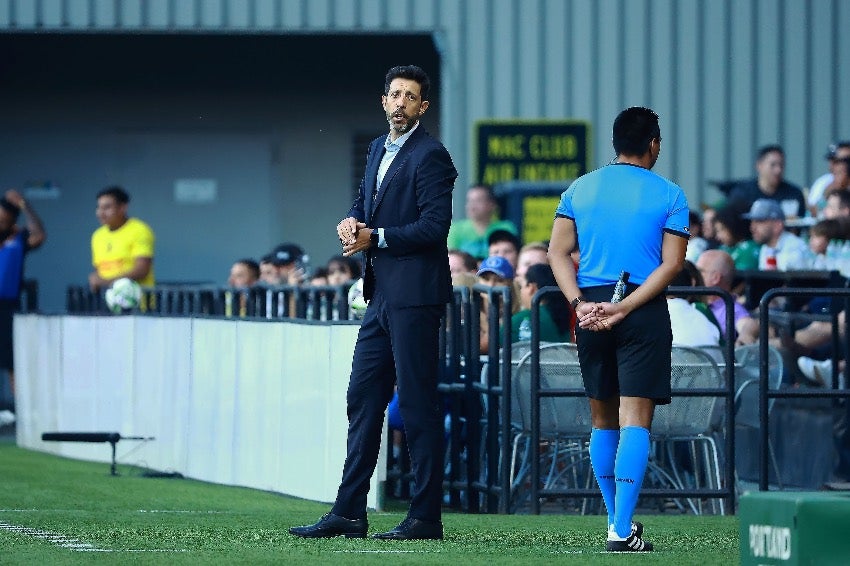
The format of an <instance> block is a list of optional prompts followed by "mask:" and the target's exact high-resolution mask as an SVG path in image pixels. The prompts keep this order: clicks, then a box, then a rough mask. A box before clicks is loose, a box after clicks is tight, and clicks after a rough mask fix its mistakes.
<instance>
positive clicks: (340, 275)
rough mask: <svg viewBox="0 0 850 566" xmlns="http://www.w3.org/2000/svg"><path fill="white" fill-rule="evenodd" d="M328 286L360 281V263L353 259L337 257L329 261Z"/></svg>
mask: <svg viewBox="0 0 850 566" xmlns="http://www.w3.org/2000/svg"><path fill="white" fill-rule="evenodd" d="M327 268H328V285H333V286H336V285H345V284H346V283H349V282H351V281H356V280H357V279H360V275H361V273H360V271H361V268H360V262H359V261H358V260H356V259H355V258H353V257H346V256H343V255H335V256H333V257H332V258H331V259H329V260H328V265H327Z"/></svg>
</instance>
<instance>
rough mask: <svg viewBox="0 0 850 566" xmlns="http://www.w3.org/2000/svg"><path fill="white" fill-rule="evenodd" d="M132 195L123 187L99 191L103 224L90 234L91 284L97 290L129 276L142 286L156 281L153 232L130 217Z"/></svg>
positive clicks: (100, 216) (93, 289)
mask: <svg viewBox="0 0 850 566" xmlns="http://www.w3.org/2000/svg"><path fill="white" fill-rule="evenodd" d="M129 203H130V195H128V194H127V192H126V191H125V190H124V189H122V188H121V187H117V186H114V187H107V188H106V189H103V190H102V191H100V192H99V193H97V211H96V214H97V219H98V220H99V221H100V223H101V224H102V226H101V227H100V228H98V229H97V230H95V231H94V233H93V234H92V237H91V254H92V265H94V268H95V270H94V271H93V272H92V273H90V274H89V287H90V288H91V290H92V291H97V290H98V289H102V288H105V287H109V286H110V285H111V284H112V282H113V281H115V280H116V279H121V278H122V277H128V278H130V279H133V280H134V281H138V282H139V284H140V285H142V286H143V287H152V286H153V285H154V283H155V281H154V273H153V248H154V234H153V230H151V229H150V227H149V226H148V225H147V224H145V223H144V222H142V221H141V220H139V219H138V218H130V217H128V216H127V207H128V205H129Z"/></svg>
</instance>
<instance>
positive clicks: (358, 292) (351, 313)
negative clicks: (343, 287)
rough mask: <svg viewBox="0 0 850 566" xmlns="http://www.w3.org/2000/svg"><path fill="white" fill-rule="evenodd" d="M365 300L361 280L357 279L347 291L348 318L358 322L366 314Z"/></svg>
mask: <svg viewBox="0 0 850 566" xmlns="http://www.w3.org/2000/svg"><path fill="white" fill-rule="evenodd" d="M366 306H367V305H366V299H364V298H363V279H362V278H360V279H358V280H357V281H356V282H355V283H354V285H352V286H351V288H349V289H348V307H349V309H348V318H349V319H351V320H359V319H362V318H363V315H364V314H366Z"/></svg>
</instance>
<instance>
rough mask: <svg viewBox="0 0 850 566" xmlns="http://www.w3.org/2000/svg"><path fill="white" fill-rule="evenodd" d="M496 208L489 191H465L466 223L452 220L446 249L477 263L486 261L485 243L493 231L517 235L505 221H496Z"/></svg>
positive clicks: (479, 187) (480, 187)
mask: <svg viewBox="0 0 850 566" xmlns="http://www.w3.org/2000/svg"><path fill="white" fill-rule="evenodd" d="M497 208H498V205H497V203H496V195H495V194H494V193H493V188H492V187H489V186H487V185H476V186H474V187H470V188H469V189H468V190H467V191H466V219H464V220H455V221H453V222H452V224H451V228H450V229H449V237H448V247H449V249H454V250H462V251H465V252H467V253H468V254H470V255H471V256H472V257H474V258H475V259H477V260H482V259H484V258H485V257H487V256H488V255H489V254H488V253H487V246H488V242H487V239H488V238H489V237H490V234H492V233H493V232H494V231H495V230H507V231H509V232H511V233H513V234H516V233H517V229H516V226H514V223H513V222H511V221H509V220H499V219H498V215H497Z"/></svg>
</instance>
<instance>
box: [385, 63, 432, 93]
mask: <svg viewBox="0 0 850 566" xmlns="http://www.w3.org/2000/svg"><path fill="white" fill-rule="evenodd" d="M393 79H408V80H411V81H416V82H417V83H419V94H420V95H421V96H422V100H428V94H429V92H430V90H431V79H429V78H428V74H427V73H426V72H425V71H423V70H422V69H421V68H420V67H417V66H416V65H399V66H397V67H393V68H392V69H390V70H389V71H387V76H386V77H385V78H384V94H385V95H386V94H389V93H390V83H391V82H393Z"/></svg>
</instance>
